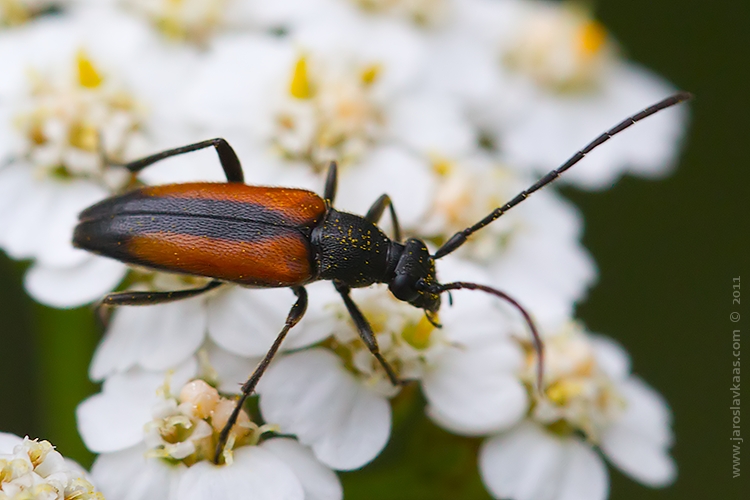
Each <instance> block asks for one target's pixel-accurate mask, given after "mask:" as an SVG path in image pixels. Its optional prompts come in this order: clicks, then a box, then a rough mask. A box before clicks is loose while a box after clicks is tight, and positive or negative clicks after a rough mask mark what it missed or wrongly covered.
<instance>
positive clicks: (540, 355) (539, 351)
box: [430, 281, 544, 393]
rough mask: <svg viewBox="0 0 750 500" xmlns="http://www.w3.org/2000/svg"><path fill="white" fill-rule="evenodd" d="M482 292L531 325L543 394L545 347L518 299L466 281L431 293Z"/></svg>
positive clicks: (451, 284)
mask: <svg viewBox="0 0 750 500" xmlns="http://www.w3.org/2000/svg"><path fill="white" fill-rule="evenodd" d="M461 289H464V290H480V291H482V292H486V293H489V294H491V295H494V296H495V297H499V298H501V299H503V300H505V301H506V302H508V303H509V304H511V305H512V306H513V307H515V308H516V309H518V310H519V311H520V313H521V315H522V316H523V319H524V320H525V321H526V324H527V325H529V330H531V338H532V340H533V343H534V350H535V351H536V355H537V359H538V360H539V362H538V363H537V367H536V369H537V372H536V377H537V390H538V391H539V392H540V393H541V392H542V381H543V380H542V379H543V377H544V345H543V344H542V338H541V337H540V336H539V330H537V328H536V325H535V324H534V321H533V320H532V319H531V315H530V314H529V313H528V311H526V309H525V308H524V307H523V306H522V305H521V304H519V303H518V301H517V300H516V299H514V298H513V297H511V296H510V295H508V294H507V293H505V292H501V291H500V290H497V289H495V288H492V287H489V286H487V285H480V284H478V283H469V282H466V281H455V282H453V283H446V284H444V285H437V286H435V287H434V288H432V289H431V290H430V291H431V292H434V293H443V292H448V293H450V290H461Z"/></svg>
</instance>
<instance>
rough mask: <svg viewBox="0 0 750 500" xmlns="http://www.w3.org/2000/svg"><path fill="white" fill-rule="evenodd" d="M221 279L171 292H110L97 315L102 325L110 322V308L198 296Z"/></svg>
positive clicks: (99, 306)
mask: <svg viewBox="0 0 750 500" xmlns="http://www.w3.org/2000/svg"><path fill="white" fill-rule="evenodd" d="M223 284H224V283H222V282H221V281H211V282H209V283H208V284H207V285H205V286H202V287H200V288H190V289H188V290H175V291H171V292H114V293H109V294H107V295H105V296H104V298H103V299H102V300H100V301H99V302H98V303H97V304H96V306H95V308H96V317H97V318H98V319H99V322H100V323H101V324H102V326H104V327H106V326H107V324H108V323H109V313H108V309H109V308H112V307H117V306H150V305H155V304H166V303H168V302H175V301H178V300H184V299H189V298H192V297H197V296H198V295H201V294H203V293H206V292H208V291H211V290H213V289H215V288H218V287H220V286H221V285H223Z"/></svg>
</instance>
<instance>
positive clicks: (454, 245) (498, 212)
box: [433, 92, 693, 259]
mask: <svg viewBox="0 0 750 500" xmlns="http://www.w3.org/2000/svg"><path fill="white" fill-rule="evenodd" d="M692 97H693V95H692V94H691V93H690V92H678V93H676V94H674V95H671V96H669V97H667V98H666V99H663V100H661V101H659V102H657V103H656V104H654V105H653V106H649V107H648V108H646V109H644V110H643V111H641V112H639V113H636V114H634V115H633V116H631V117H629V118H626V119H625V120H623V121H621V122H620V123H618V124H617V125H615V126H614V127H612V128H611V129H609V130H608V131H606V132H604V133H603V134H602V135H600V136H599V137H597V138H596V139H594V140H593V141H591V142H590V143H589V144H588V145H587V146H586V147H585V148H583V149H582V150H580V151H578V152H577V153H576V154H574V155H573V156H571V157H570V158H569V159H568V161H566V162H565V163H563V164H562V165H561V166H560V167H558V168H556V169H554V170H552V171H551V172H549V173H548V174H547V175H545V176H544V177H542V178H541V179H539V180H538V181H537V182H536V183H534V184H533V185H532V186H531V187H529V188H528V189H526V190H525V191H521V192H520V193H518V194H517V195H516V197H515V198H513V199H512V200H510V201H509V202H508V203H506V204H505V205H503V206H502V207H500V208H496V209H495V210H493V211H492V212H491V213H490V214H489V215H488V216H487V217H485V218H484V219H482V220H480V221H479V222H477V223H476V224H474V225H473V226H471V227H467V228H466V229H464V230H463V231H459V232H457V233H456V234H454V235H453V236H451V237H450V239H449V240H448V241H446V242H445V244H444V245H443V246H441V247H440V248H439V249H438V251H437V252H435V255H434V256H433V258H435V259H440V258H442V257H445V256H446V255H448V254H449V253H451V252H453V251H455V250H456V249H458V247H460V246H461V245H463V244H464V243H466V240H467V239H468V237H469V236H471V235H472V234H474V233H475V232H477V231H479V230H480V229H482V228H483V227H484V226H487V225H489V224H491V223H492V222H495V221H496V220H497V219H499V218H500V216H502V215H503V214H504V213H505V212H507V211H508V210H510V209H511V208H513V207H515V206H516V205H518V204H519V203H521V202H522V201H523V200H525V199H526V198H528V197H529V195H531V194H532V193H533V192H535V191H538V190H539V189H541V188H543V187H544V186H546V185H547V184H549V183H550V182H552V181H554V180H555V179H557V178H558V177H560V175H561V174H562V173H563V172H565V171H566V170H568V169H569V168H570V167H572V166H573V165H575V164H576V163H578V162H579V161H581V160H582V159H583V158H584V156H586V155H587V154H589V153H590V152H591V151H592V150H594V149H595V148H596V147H598V146H600V145H602V144H604V143H605V142H607V141H608V140H610V139H611V138H612V137H614V136H615V135H617V134H619V133H620V132H622V131H623V130H625V129H626V128H628V127H630V126H631V125H633V124H635V123H636V122H639V121H641V120H643V119H644V118H646V117H648V116H651V115H653V114H654V113H657V112H659V111H661V110H662V109H666V108H669V107H671V106H674V105H675V104H679V103H681V102H683V101H687V100H689V99H691V98H692Z"/></svg>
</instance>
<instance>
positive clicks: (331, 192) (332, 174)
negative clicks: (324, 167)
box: [323, 161, 339, 206]
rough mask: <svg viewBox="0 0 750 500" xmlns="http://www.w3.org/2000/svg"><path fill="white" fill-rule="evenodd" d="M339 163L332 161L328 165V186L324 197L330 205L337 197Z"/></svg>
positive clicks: (324, 191)
mask: <svg viewBox="0 0 750 500" xmlns="http://www.w3.org/2000/svg"><path fill="white" fill-rule="evenodd" d="M338 170H339V168H338V165H336V162H335V161H332V162H331V164H330V165H328V174H327V175H326V187H325V189H324V190H323V199H324V200H325V201H326V203H327V204H328V206H333V199H334V198H336V187H337V186H338V182H339V181H338Z"/></svg>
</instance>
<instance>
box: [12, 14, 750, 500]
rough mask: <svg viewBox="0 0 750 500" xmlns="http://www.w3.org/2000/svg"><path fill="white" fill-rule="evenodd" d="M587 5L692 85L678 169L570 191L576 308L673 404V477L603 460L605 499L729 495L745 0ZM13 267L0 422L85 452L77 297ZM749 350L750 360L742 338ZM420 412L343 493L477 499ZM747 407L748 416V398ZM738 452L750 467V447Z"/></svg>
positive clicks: (468, 457)
mask: <svg viewBox="0 0 750 500" xmlns="http://www.w3.org/2000/svg"><path fill="white" fill-rule="evenodd" d="M596 12H597V14H598V16H599V18H600V19H601V20H602V21H603V22H604V24H605V25H606V26H607V27H608V28H609V29H610V30H611V31H612V32H613V33H614V35H615V36H616V37H617V38H618V39H619V40H620V42H621V43H622V45H623V47H624V48H625V49H626V50H627V51H628V53H629V55H630V57H631V58H632V59H634V60H636V61H639V62H640V63H643V64H644V65H646V66H648V67H650V68H652V69H653V70H655V71H656V72H658V73H660V74H661V75H663V76H665V77H666V78H668V79H669V80H671V81H672V82H674V83H675V84H676V85H677V86H679V87H680V88H682V89H685V90H689V91H692V92H693V93H695V94H696V96H697V99H696V100H695V101H694V102H693V104H692V111H693V121H692V125H691V128H690V133H689V140H688V143H687V148H686V150H685V154H684V157H683V159H682V162H681V164H680V168H679V169H678V171H677V172H676V174H675V175H674V176H672V177H670V178H668V179H666V180H664V181H658V182H650V181H643V180H638V179H633V178H626V179H623V180H622V181H621V182H619V183H618V184H617V185H616V186H615V188H613V189H611V190H608V191H605V192H602V193H585V192H579V191H575V190H572V189H566V190H565V194H566V195H567V196H569V198H570V199H572V200H573V201H574V202H575V203H576V204H578V206H580V207H581V209H582V210H583V211H584V213H585V219H586V235H585V238H584V242H585V244H586V246H587V247H588V248H589V249H590V250H591V253H592V254H593V255H594V257H595V259H596V261H597V263H598V265H599V269H600V277H599V283H598V284H597V285H596V286H595V288H594V289H593V290H592V291H591V293H590V296H589V298H588V300H587V301H586V302H585V303H584V304H582V305H581V306H580V307H579V316H580V317H581V318H582V319H583V320H585V322H586V323H587V324H588V326H589V327H590V329H592V330H594V331H598V332H602V333H607V334H609V335H612V336H613V337H615V338H617V339H618V340H619V341H620V342H621V343H622V344H624V345H625V347H626V348H627V349H628V350H629V351H630V353H631V354H632V357H633V366H634V371H635V372H636V373H638V374H639V375H641V376H642V377H644V378H645V379H646V380H647V381H648V382H649V383H650V384H652V385H653V386H654V387H656V388H657V389H658V390H659V391H661V392H662V393H663V394H664V396H665V397H666V398H667V400H668V401H669V402H670V404H671V406H672V409H673V412H674V415H675V424H674V428H675V432H676V436H677V440H676V445H675V447H674V457H675V459H676V460H677V463H678V465H679V478H678V480H677V482H676V483H675V484H674V485H673V486H671V487H669V488H667V489H664V490H650V489H648V488H645V487H642V486H640V485H638V484H636V483H634V482H632V481H630V480H629V479H626V478H624V477H623V476H622V475H621V474H619V473H617V472H614V471H612V474H611V475H612V494H611V498H612V499H626V498H644V499H651V498H654V499H655V498H659V499H686V498H704V497H708V498H719V499H723V498H739V491H740V485H739V481H738V480H732V479H731V453H730V449H731V448H730V442H729V437H730V428H731V422H730V413H729V409H728V408H729V406H730V392H729V387H730V385H731V384H730V379H731V361H732V357H731V356H732V354H731V331H732V328H733V327H736V325H735V324H733V323H731V322H730V321H729V313H730V312H731V311H733V310H737V311H738V312H740V313H741V314H742V316H743V317H742V319H741V322H740V323H739V325H740V328H743V330H744V331H745V332H746V331H747V329H748V326H747V325H748V323H750V308H748V307H747V306H746V305H745V304H747V303H748V302H747V301H750V273H748V272H747V271H748V265H747V257H746V256H747V251H748V243H749V238H748V230H749V229H750V228H749V224H748V223H749V222H750V217H748V210H749V209H750V204H749V203H748V194H750V192H749V190H748V183H749V182H750V173H749V170H750V168H748V167H749V166H750V165H748V163H749V162H748V161H747V159H746V157H747V153H746V152H745V146H747V144H748V143H749V142H750V137H748V132H749V131H750V130H749V129H750V127H747V119H748V116H749V115H750V106H749V105H748V104H749V102H748V101H750V99H748V95H750V88H749V87H750V85H748V83H749V82H750V78H749V77H750V70H748V65H749V64H750V53H749V52H748V48H750V37H748V35H747V32H748V30H750V15H749V14H750V13H749V12H748V2H747V1H746V0H741V1H740V0H736V1H734V2H729V1H725V2H705V1H701V0H685V1H678V0H650V1H649V0H628V1H619V2H615V1H601V2H599V3H597V7H596ZM743 31H744V33H743ZM575 146H576V145H571V147H575ZM736 276H742V277H743V278H744V281H745V287H744V290H743V291H744V292H745V297H743V298H744V299H745V301H746V302H745V304H743V305H742V306H740V307H733V306H732V304H731V292H732V288H731V285H732V278H733V277H736ZM21 277H22V265H19V264H17V263H12V262H10V261H8V260H7V259H5V258H4V257H0V283H1V284H2V286H0V405H1V406H0V408H1V409H0V430H2V431H9V432H14V433H16V434H19V435H24V434H29V435H31V436H42V437H44V438H47V439H49V440H51V441H52V442H53V443H55V444H56V445H57V446H58V447H59V449H60V450H61V451H62V452H63V453H64V454H66V455H69V456H72V457H74V458H78V459H79V460H81V461H82V462H84V463H88V462H89V461H90V456H89V455H87V453H86V451H85V449H84V448H83V447H82V445H81V444H80V441H79V440H78V438H77V436H76V434H75V430H74V425H75V423H74V417H73V408H74V407H75V405H76V403H77V402H78V401H80V400H81V399H82V398H83V397H85V395H87V394H89V393H91V392H92V391H93V390H95V387H94V386H93V385H91V384H90V383H88V382H87V380H86V369H87V367H88V362H89V360H90V353H89V352H86V351H87V350H89V351H90V349H93V346H94V345H95V344H96V342H97V335H98V334H97V333H96V330H95V328H94V325H93V322H92V320H91V315H90V313H89V311H87V310H85V309H83V310H78V311H64V312H61V311H53V310H49V309H45V308H43V307H41V306H38V305H35V304H34V303H32V302H31V301H30V300H29V299H28V298H27V297H26V295H25V294H24V292H23V291H22V288H21V285H20V283H21ZM744 338H747V334H746V333H745V336H744ZM81 345H83V346H85V349H82V348H81ZM746 350H747V351H748V353H749V354H747V355H746V356H747V358H746V359H747V361H746V365H745V366H748V367H750V345H748V346H747V347H746ZM82 351H83V352H82ZM746 371H748V372H750V369H746ZM746 407H747V405H746ZM418 413H419V412H410V411H409V408H408V407H406V406H405V407H403V408H402V407H398V406H397V411H396V415H397V420H396V429H395V433H394V436H393V437H392V439H391V445H390V446H389V448H388V449H387V450H386V452H385V453H384V454H383V455H382V456H381V457H380V458H379V459H378V460H377V462H376V463H375V464H373V465H372V466H370V467H368V469H367V472H362V473H349V474H345V475H343V478H344V483H345V486H346V489H347V498H349V499H351V498H363V499H370V498H372V499H381V498H382V499H401V498H403V499H413V500H419V499H439V498H446V499H447V498H452V499H453V498H459V499H464V498H465V499H473V498H477V499H479V498H488V497H487V495H486V493H484V492H483V490H482V488H481V486H480V485H479V483H478V479H477V475H476V465H475V464H474V462H473V460H474V459H473V458H472V457H473V456H474V454H475V448H476V446H477V443H476V442H472V441H466V440H463V439H461V438H455V437H451V436H449V435H447V434H445V433H443V432H442V431H440V430H439V429H437V428H435V427H434V426H432V425H431V424H430V423H429V422H428V421H426V420H425V419H423V418H420V417H416V416H414V415H418ZM745 415H747V416H746V417H745V418H746V419H750V410H746V412H745ZM745 427H746V428H750V427H748V426H747V425H746V426H745ZM747 437H748V438H750V433H748V434H747ZM749 445H750V443H749ZM746 449H750V448H743V451H745V450H746ZM743 458H745V460H744V462H747V464H748V465H747V466H745V467H743V468H745V469H747V472H746V473H750V454H748V453H745V454H744V456H743ZM743 465H744V464H743Z"/></svg>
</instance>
